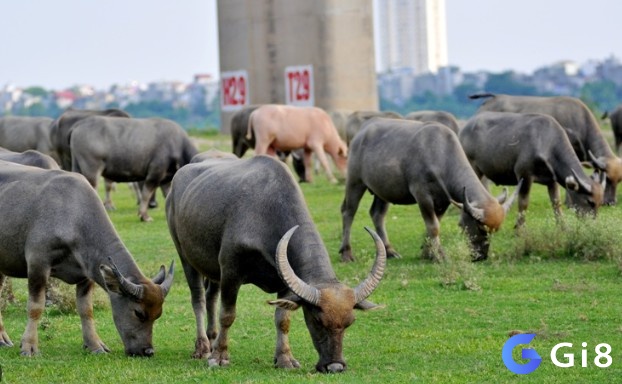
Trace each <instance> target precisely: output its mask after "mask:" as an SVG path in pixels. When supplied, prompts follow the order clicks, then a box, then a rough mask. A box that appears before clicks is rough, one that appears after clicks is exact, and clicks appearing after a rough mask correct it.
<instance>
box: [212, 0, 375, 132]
mask: <svg viewBox="0 0 622 384" xmlns="http://www.w3.org/2000/svg"><path fill="white" fill-rule="evenodd" d="M372 16H373V15H372V2H371V0H313V1H310V0H219V1H218V30H219V43H220V70H221V72H230V71H238V70H243V71H246V73H247V74H248V84H247V92H248V94H247V96H248V97H247V99H248V100H247V102H248V103H249V104H265V103H278V104H284V103H285V68H286V67H289V66H297V65H312V67H313V90H314V101H315V103H314V104H315V105H316V106H318V107H321V108H323V109H326V110H328V111H330V110H357V109H377V108H378V95H377V87H376V71H375V60H374V38H373V17H372ZM233 113H234V112H233V111H223V112H222V115H221V116H222V125H221V131H222V132H223V133H228V132H229V123H230V120H231V115H232V114H233Z"/></svg>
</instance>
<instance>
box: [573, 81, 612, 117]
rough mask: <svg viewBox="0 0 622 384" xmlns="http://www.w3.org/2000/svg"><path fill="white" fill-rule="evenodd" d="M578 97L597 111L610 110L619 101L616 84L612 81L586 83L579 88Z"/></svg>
mask: <svg viewBox="0 0 622 384" xmlns="http://www.w3.org/2000/svg"><path fill="white" fill-rule="evenodd" d="M580 97H581V100H583V101H585V103H586V104H588V105H590V107H591V108H592V110H596V111H597V112H604V111H611V110H613V109H614V108H615V107H616V106H617V105H618V104H619V103H620V98H619V96H618V95H617V93H616V85H615V83H614V82H612V81H595V82H591V83H586V84H584V85H583V87H582V88H581V95H580ZM597 114H598V113H597Z"/></svg>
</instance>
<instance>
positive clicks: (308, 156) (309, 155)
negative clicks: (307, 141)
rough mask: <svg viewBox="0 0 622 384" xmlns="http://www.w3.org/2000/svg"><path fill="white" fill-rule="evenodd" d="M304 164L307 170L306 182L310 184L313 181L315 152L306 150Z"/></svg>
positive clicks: (303, 158)
mask: <svg viewBox="0 0 622 384" xmlns="http://www.w3.org/2000/svg"><path fill="white" fill-rule="evenodd" d="M302 163H303V164H304V168H305V181H306V182H307V183H310V182H312V181H313V151H312V150H310V149H308V148H305V149H304V151H303V152H302Z"/></svg>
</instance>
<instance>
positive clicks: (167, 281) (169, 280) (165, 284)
mask: <svg viewBox="0 0 622 384" xmlns="http://www.w3.org/2000/svg"><path fill="white" fill-rule="evenodd" d="M163 273H164V266H161V267H160V272H159V273H158V275H157V276H156V277H154V278H153V280H152V281H153V282H154V283H156V284H159V285H160V288H162V294H163V296H164V297H166V295H168V292H169V291H170V290H171V286H172V285H173V276H174V275H175V260H173V261H172V262H171V266H170V267H169V269H168V273H167V274H166V275H165V276H162V274H163ZM162 280H164V281H162Z"/></svg>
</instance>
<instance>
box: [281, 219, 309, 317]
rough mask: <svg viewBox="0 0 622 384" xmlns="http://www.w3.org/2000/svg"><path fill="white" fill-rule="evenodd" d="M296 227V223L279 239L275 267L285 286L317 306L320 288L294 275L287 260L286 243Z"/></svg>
mask: <svg viewBox="0 0 622 384" xmlns="http://www.w3.org/2000/svg"><path fill="white" fill-rule="evenodd" d="M298 227H299V226H298V225H296V226H295V227H293V228H292V229H290V230H289V231H287V232H286V233H285V234H284V235H283V237H282V238H281V240H280V241H279V244H278V245H277V247H276V267H277V268H276V269H277V271H278V272H279V276H280V277H281V280H283V282H285V285H287V288H289V289H290V290H291V291H292V292H294V293H295V294H296V295H298V296H300V298H301V299H303V300H304V301H306V302H308V303H311V304H313V305H316V306H317V305H319V303H320V290H319V289H317V288H315V287H313V286H311V285H309V284H307V283H305V282H304V281H302V279H301V278H300V277H298V276H296V274H295V273H294V270H293V269H292V266H291V265H290V264H289V261H287V245H288V244H289V239H290V238H291V237H292V235H293V234H294V232H295V231H296V230H297V229H298Z"/></svg>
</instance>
